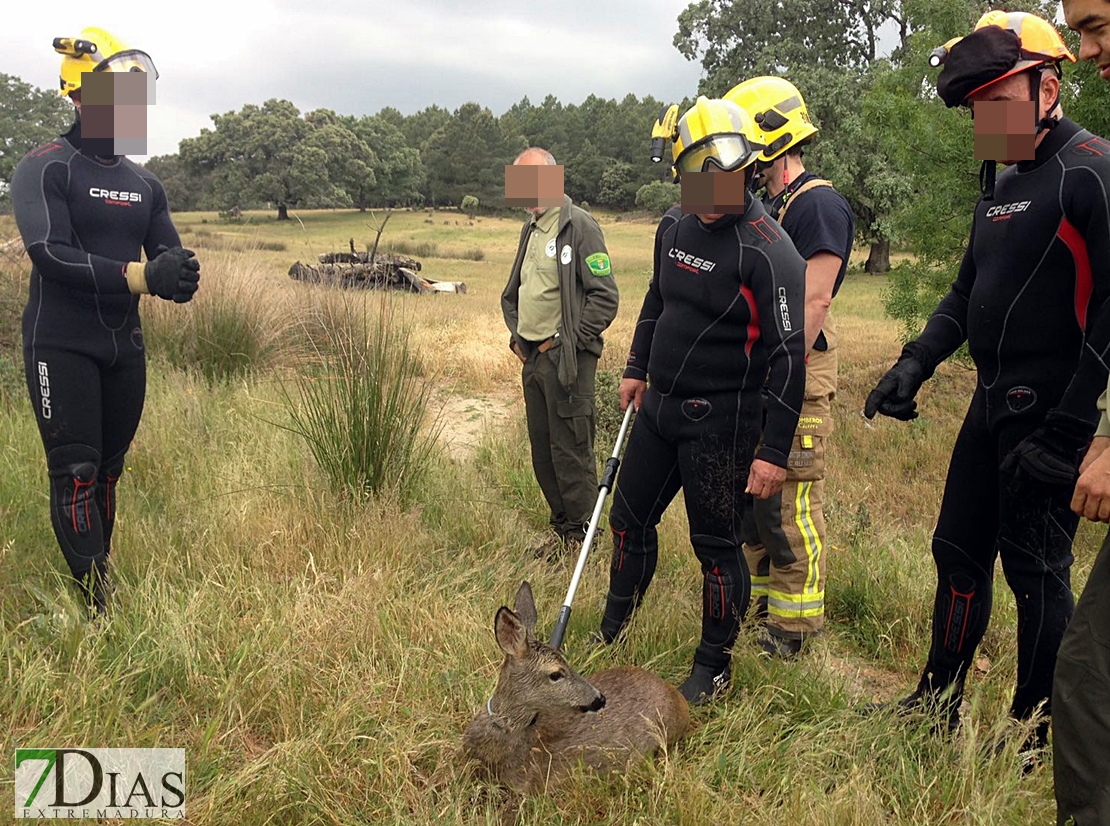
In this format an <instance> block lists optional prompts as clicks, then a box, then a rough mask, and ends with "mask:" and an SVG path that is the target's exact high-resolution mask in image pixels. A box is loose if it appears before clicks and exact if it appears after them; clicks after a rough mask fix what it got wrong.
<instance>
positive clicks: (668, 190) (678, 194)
mask: <svg viewBox="0 0 1110 826" xmlns="http://www.w3.org/2000/svg"><path fill="white" fill-rule="evenodd" d="M681 199H682V191H681V190H680V189H679V188H678V184H668V183H665V182H664V181H652V182H651V183H650V184H644V185H643V186H642V187H640V188H639V189H638V190H636V206H638V207H639V208H640V209H646V210H648V211H649V212H653V213H655V214H656V215H662V214H663V213H664V212H666V211H667V210H668V209H670V208H671V207H673V206H674V205H675V204H677V203H679V201H680V200H681Z"/></svg>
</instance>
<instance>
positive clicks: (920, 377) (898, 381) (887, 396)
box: [863, 347, 932, 422]
mask: <svg viewBox="0 0 1110 826" xmlns="http://www.w3.org/2000/svg"><path fill="white" fill-rule="evenodd" d="M931 374H932V371H931V370H929V369H927V368H926V366H925V365H924V364H923V363H922V361H921V359H920V358H918V357H917V356H916V355H914V354H913V353H912V352H911V351H910V350H909V348H908V347H907V348H906V349H904V350H903V351H902V357H901V358H899V359H898V361H897V362H896V363H895V365H894V366H893V367H891V368H890V369H889V370H887V371H886V375H884V376H883V377H882V378H881V379H879V383H878V384H876V385H875V389H874V390H872V391H871V392H870V393H868V394H867V401H866V403H865V404H864V406H863V415H864V416H866V417H867V418H869V419H873V418H875V414H876V413H882V414H883V415H884V416H890V417H892V418H895V419H901V420H902V421H904V422H908V421H910V420H911V419H916V418H917V402H915V401H914V399H913V397H914V396H916V395H917V391H918V390H919V389H920V388H921V385H922V384H923V383H924V382H925V379H927V378H929V376H930V375H931Z"/></svg>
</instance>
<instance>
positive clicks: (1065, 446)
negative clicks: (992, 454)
mask: <svg viewBox="0 0 1110 826" xmlns="http://www.w3.org/2000/svg"><path fill="white" fill-rule="evenodd" d="M1091 431H1092V428H1091V425H1089V424H1088V423H1087V422H1085V421H1083V420H1082V419H1077V418H1075V417H1074V416H1069V415H1068V414H1066V413H1060V412H1058V411H1056V410H1050V411H1049V412H1048V415H1047V416H1045V420H1044V423H1043V424H1042V425H1041V426H1040V427H1038V428H1037V429H1036V430H1034V431H1033V432H1032V433H1030V434H1029V435H1028V436H1026V437H1025V438H1024V439H1022V440H1021V441H1020V442H1018V444H1017V446H1016V447H1015V448H1014V449H1013V450H1011V451H1010V452H1009V453H1007V454H1006V456H1005V458H1004V459H1003V460H1002V464H1000V465H999V468H998V469H999V471H1000V472H1001V473H1002V475H1003V476H1011V475H1016V474H1017V472H1018V471H1019V470H1020V471H1021V472H1022V473H1024V474H1025V475H1027V476H1030V477H1031V478H1033V479H1035V480H1037V481H1038V482H1041V483H1042V484H1045V485H1059V486H1067V487H1068V488H1070V487H1071V486H1072V485H1074V484H1075V480H1076V479H1077V478H1078V476H1079V460H1080V458H1081V452H1082V451H1083V449H1084V448H1085V447H1087V445H1088V444H1089V443H1090V441H1091Z"/></svg>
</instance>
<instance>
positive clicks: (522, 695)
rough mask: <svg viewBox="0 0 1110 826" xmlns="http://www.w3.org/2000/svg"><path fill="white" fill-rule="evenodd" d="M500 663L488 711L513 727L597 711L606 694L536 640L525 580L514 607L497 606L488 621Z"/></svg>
mask: <svg viewBox="0 0 1110 826" xmlns="http://www.w3.org/2000/svg"><path fill="white" fill-rule="evenodd" d="M493 627H494V633H495V634H496V636H497V644H498V645H499V646H501V650H502V651H504V652H505V662H504V663H503V664H502V665H501V674H500V677H499V678H498V681H497V689H496V690H495V691H494V693H493V697H492V698H491V699H490V703H489V710H490V712H491V713H492V714H494V715H496V716H499V717H503V718H505V719H507V720H509V721H510V723H512V724H513V725H514V726H518V725H530V724H532V723H534V722H535V720H536V718H537V717H538V716H539V715H541V714H549V713H556V712H569V711H573V712H581V713H586V712H590V711H599V710H600V709H602V708H603V707H604V706H605V696H604V695H603V694H602V693H601V692H600V691H598V690H597V689H596V688H594V687H593V686H592V685H590V683H589V682H587V680H586V678H585V677H583V676H582V675H581V674H579V673H578V672H577V671H575V670H574V669H573V668H571V666H570V663H568V662H567V659H566V657H564V656H563V655H562V654H560V653H559V652H558V651H556V650H555V649H553V648H552V647H551V646H549V645H547V644H546V643H543V642H540V641H539V640H537V639H536V635H535V630H536V605H535V602H534V601H533V598H532V588H531V586H530V585H529V584H528V583H527V582H526V581H525V582H522V583H521V585H520V589H519V590H518V591H517V594H516V602H515V605H514V609H513V610H510V609H509V608H507V607H505V606H501V608H499V609H498V610H497V616H496V617H495V618H494V622H493Z"/></svg>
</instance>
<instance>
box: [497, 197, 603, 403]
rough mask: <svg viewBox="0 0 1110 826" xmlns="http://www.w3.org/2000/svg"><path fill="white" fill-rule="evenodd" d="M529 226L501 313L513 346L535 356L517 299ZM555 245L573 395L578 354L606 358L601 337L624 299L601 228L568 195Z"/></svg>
mask: <svg viewBox="0 0 1110 826" xmlns="http://www.w3.org/2000/svg"><path fill="white" fill-rule="evenodd" d="M530 223H531V221H525V222H524V227H523V229H521V232H520V244H519V246H518V247H517V251H516V261H514V262H513V269H512V272H511V273H510V274H509V283H508V284H507V285H506V286H505V292H503V293H502V294H501V312H502V313H504V315H505V324H506V326H507V327H508V328H509V333H510V334H511V336H510V338H509V346H510V347H511V346H512V344H513V342H516V343H517V344H518V345H519V346H520V349H521V352H522V353H524V355H525V356H528V355H530V352H529V351H530V349H531V347H532V345H531V344H529V343H528V342H527V341H525V340H524V339H522V338H521V337H520V336H519V335H518V334H517V317H518V316H517V298H518V292H519V290H520V265H521V262H522V261H523V260H524V253H525V250H527V248H528V235H529V232H530ZM555 243H556V252H555V255H556V256H557V257H558V260H559V297H560V300H561V303H562V315H563V319H562V322H561V323H560V325H559V340H560V341H561V346H560V347H559V348H558V350H557V352H558V359H559V364H558V376H559V383H560V384H562V385H563V387H564V388H565V389H566V390H568V391H569V390H570V389H571V388H572V387H574V384H575V380H576V378H577V376H578V351H579V350H586V351H587V352H589V353H592V354H593V355H595V356H600V355H601V350H602V347H603V346H604V341H603V340H602V337H601V334H602V332H603V331H604V330H605V329H606V328H607V327H608V326H609V325H610V324H612V323H613V319H614V318H616V316H617V304H618V302H619V296H618V294H617V284H616V282H615V281H614V280H613V274H612V268H611V265H610V262H609V252H608V250H606V248H605V237H604V236H603V235H602V234H601V227H599V226H598V225H597V221H595V220H594V218H593V216H592V215H590V214H589V213H588V212H586V211H585V210H584V209H581V208H580V207H576V206H575V205H574V204H573V203H571V200H570V198H568V197H567V196H565V195H564V196H563V205H562V207H560V210H559V231H558V234H557V235H556V237H555ZM567 248H569V250H570V255H569V258H568V256H567V255H564V254H563V250H564V249H567ZM599 256H600V257H599ZM587 259H589V260H587Z"/></svg>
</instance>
